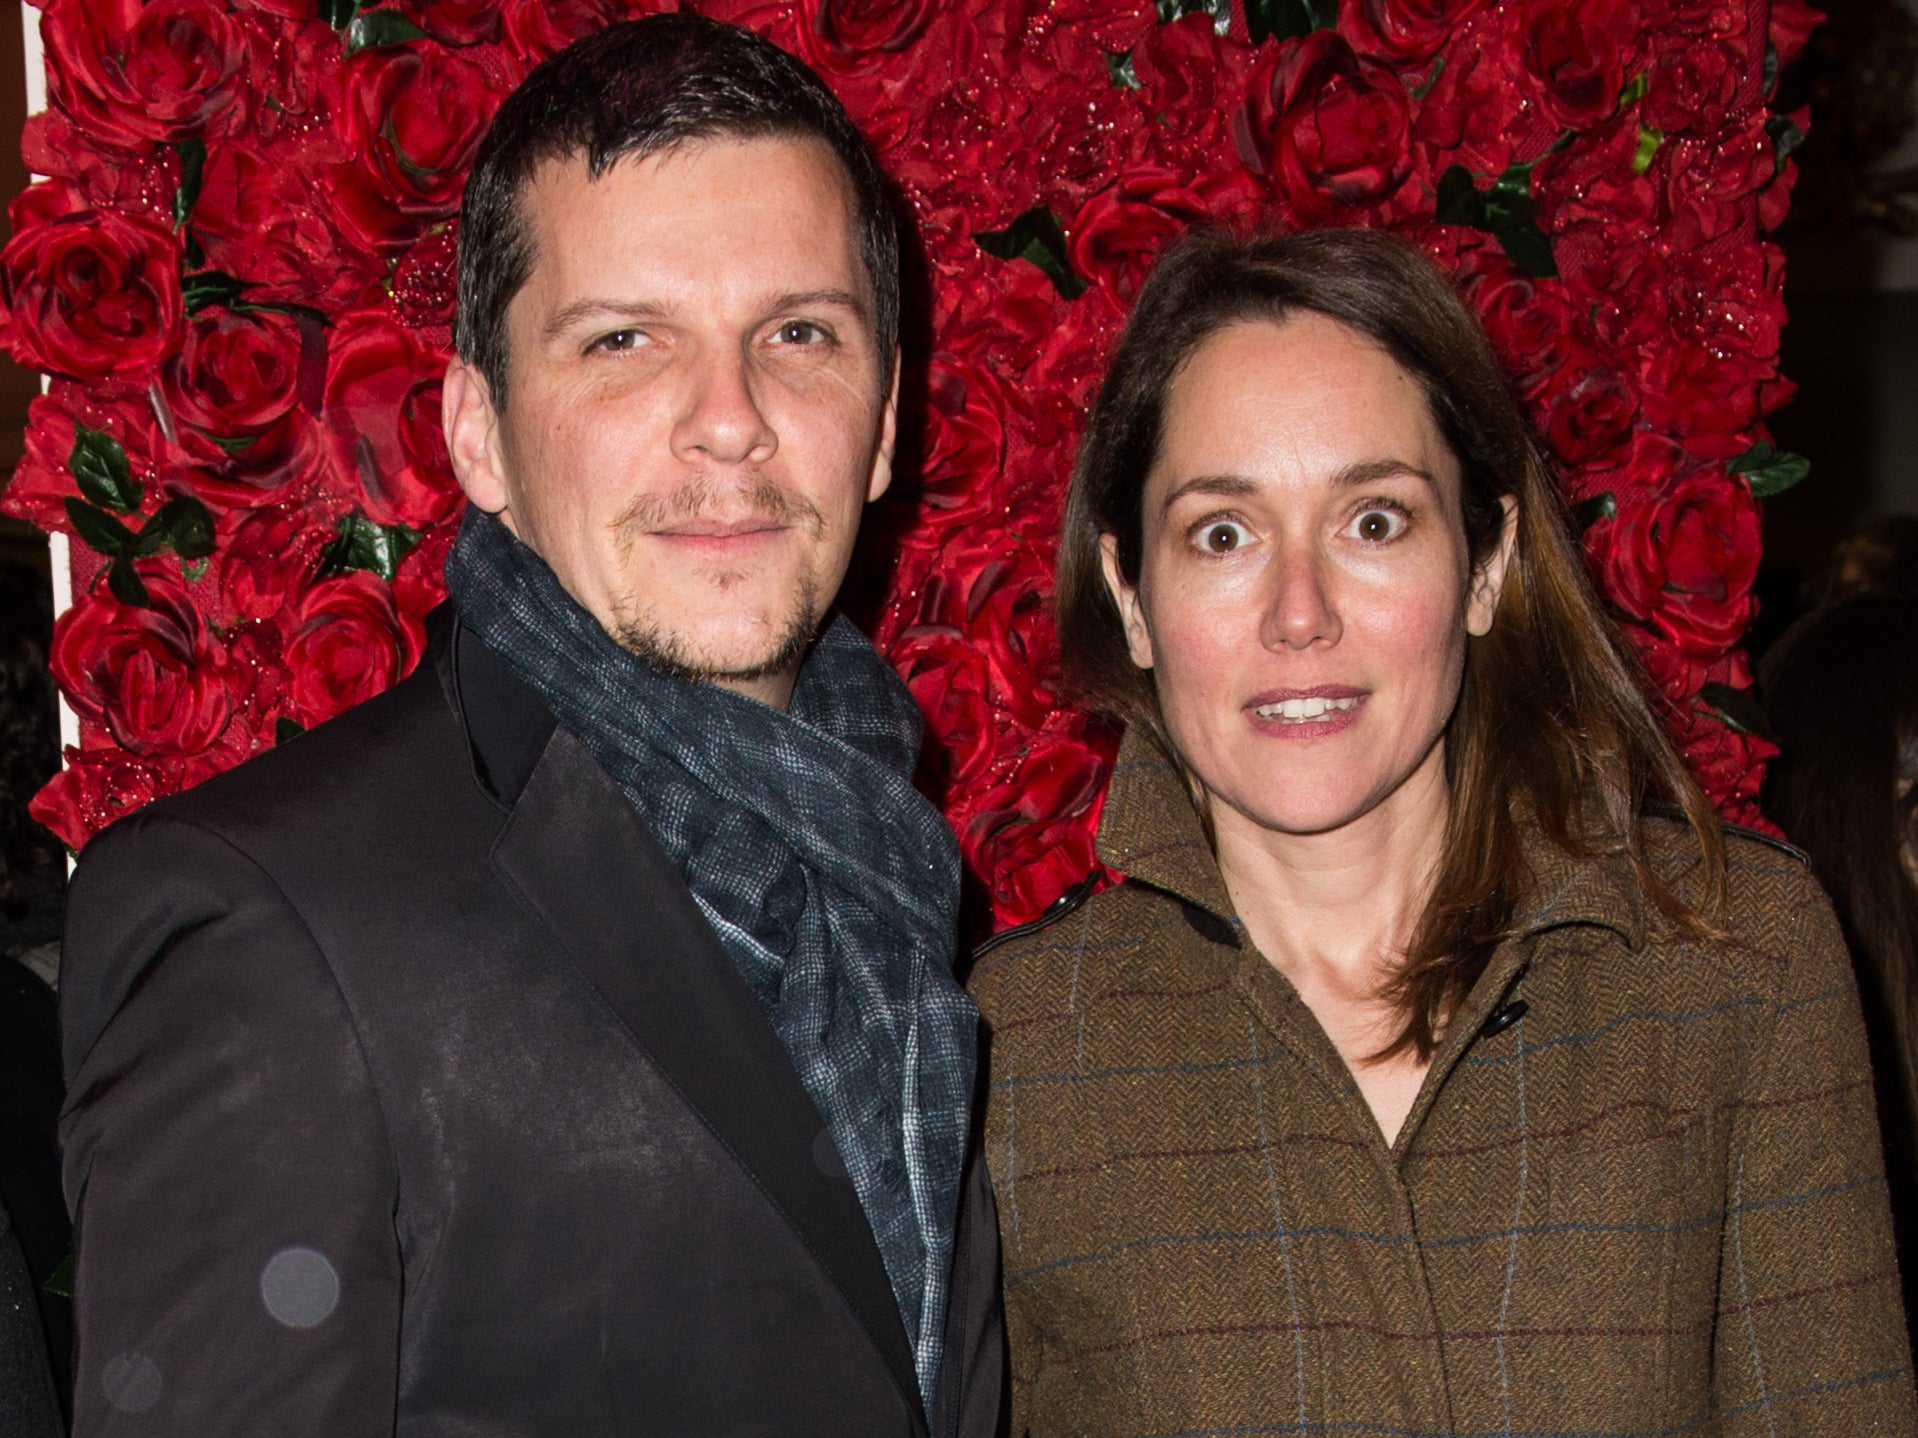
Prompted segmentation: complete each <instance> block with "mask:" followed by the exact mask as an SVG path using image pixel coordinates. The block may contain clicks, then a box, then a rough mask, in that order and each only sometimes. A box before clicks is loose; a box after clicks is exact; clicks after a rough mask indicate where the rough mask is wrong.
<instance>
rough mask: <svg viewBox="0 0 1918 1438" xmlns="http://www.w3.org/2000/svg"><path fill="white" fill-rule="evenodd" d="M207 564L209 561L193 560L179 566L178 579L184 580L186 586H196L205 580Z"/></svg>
mask: <svg viewBox="0 0 1918 1438" xmlns="http://www.w3.org/2000/svg"><path fill="white" fill-rule="evenodd" d="M209 563H211V561H209V560H206V559H195V560H191V561H189V562H188V563H185V564H182V565H181V566H180V577H181V578H182V579H184V580H186V582H187V583H188V584H198V583H199V582H200V581H201V580H202V579H204V578H206V571H207V566H208V564H209Z"/></svg>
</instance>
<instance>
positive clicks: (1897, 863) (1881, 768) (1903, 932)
mask: <svg viewBox="0 0 1918 1438" xmlns="http://www.w3.org/2000/svg"><path fill="white" fill-rule="evenodd" d="M1760 681H1761V685H1762V692H1763V694H1764V696H1765V706H1766V710H1767V712H1768V714H1769V716H1770V718H1771V722H1772V727H1773V728H1774V729H1776V730H1777V732H1778V739H1779V743H1780V745H1781V747H1782V752H1781V753H1780V754H1779V756H1778V757H1777V758H1776V759H1775V760H1773V761H1772V764H1771V771H1770V776H1769V784H1768V788H1767V790H1766V812H1767V813H1769V814H1770V815H1771V817H1772V818H1773V819H1774V820H1776V821H1777V823H1778V825H1779V827H1780V828H1782V829H1783V830H1784V831H1785V833H1786V834H1787V836H1789V837H1790V839H1791V841H1792V842H1793V843H1794V844H1797V845H1799V846H1800V847H1801V848H1803V849H1804V850H1805V851H1806V853H1808V854H1809V855H1810V856H1811V867H1812V872H1813V873H1814V874H1816V875H1817V876H1818V879H1819V882H1820V883H1822V884H1823V885H1824V886H1825V889H1826V891H1827V892H1829V893H1830V895H1831V897H1832V903H1833V905H1834V906H1835V907H1836V908H1837V911H1838V919H1839V922H1840V923H1841V924H1842V925H1843V926H1844V930H1845V937H1846V938H1847V939H1848V940H1849V941H1850V945H1851V956H1852V962H1853V966H1854V968H1855V969H1856V972H1857V975H1858V986H1859V989H1860V991H1861V993H1862V995H1863V998H1864V1010H1865V1030H1866V1032H1867V1033H1868V1034H1869V1036H1870V1039H1871V1051H1872V1066H1873V1068H1874V1070H1875V1071H1876V1073H1877V1078H1878V1082H1877V1095H1878V1116H1879V1122H1880V1124H1881V1125H1882V1127H1883V1130H1884V1141H1885V1171H1886V1176H1887V1178H1888V1180H1889V1182H1890V1186H1891V1199H1892V1214H1893V1217H1894V1218H1895V1219H1896V1221H1897V1227H1898V1236H1899V1252H1900V1256H1901V1262H1900V1265H1899V1266H1900V1269H1901V1271H1902V1273H1903V1275H1904V1283H1905V1301H1906V1311H1907V1316H1909V1315H1910V1314H1911V1313H1912V1312H1913V1311H1918V593H1913V592H1909V591H1908V592H1906V593H1904V594H1890V593H1876V592H1870V591H1867V592H1864V593H1860V594H1858V595H1856V596H1854V597H1851V598H1844V599H1840V600H1839V601H1837V602H1836V603H1834V604H1831V605H1828V606H1826V607H1824V608H1822V609H1819V610H1816V611H1814V612H1813V613H1812V614H1810V615H1808V616H1807V617H1806V618H1805V619H1803V620H1801V621H1800V622H1799V623H1798V624H1797V625H1796V626H1795V627H1794V628H1792V629H1790V630H1788V631H1787V632H1786V633H1785V634H1784V635H1783V636H1781V637H1780V639H1779V641H1778V642H1777V643H1776V644H1775V645H1773V647H1772V649H1771V651H1770V653H1768V654H1767V655H1766V656H1765V659H1764V662H1763V664H1762V665H1761V666H1760Z"/></svg>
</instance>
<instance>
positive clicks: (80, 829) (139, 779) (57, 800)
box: [27, 746, 181, 853]
mask: <svg viewBox="0 0 1918 1438" xmlns="http://www.w3.org/2000/svg"><path fill="white" fill-rule="evenodd" d="M180 778H181V775H180V771H179V770H178V769H177V768H176V767H175V766H173V765H170V764H157V763H155V762H153V761H152V760H150V759H136V758H135V757H134V756H133V755H131V754H128V753H126V752H125V751H124V750H121V749H116V748H113V747H111V746H108V747H105V748H94V749H74V748H71V747H70V748H68V750H67V752H66V767H64V768H63V769H61V771H60V772H59V773H58V774H55V775H54V776H53V778H52V779H50V780H48V781H47V784H46V787H45V788H43V789H42V790H41V791H40V792H39V793H38V794H35V795H34V796H33V802H32V803H30V804H28V805H27V812H28V813H29V814H31V815H33V817H34V818H35V819H38V820H39V821H40V822H41V823H42V824H45V825H46V826H47V827H48V828H49V829H51V830H52V831H53V832H54V833H55V834H56V835H57V836H59V839H60V842H61V843H63V844H65V845H66V846H67V847H68V848H69V849H72V850H73V851H74V852H75V853H78V852H79V851H80V850H81V849H82V848H84V847H85V846H86V842H87V840H88V839H91V838H92V837H93V836H94V835H95V834H97V833H99V832H100V831H101V830H102V829H104V828H106V826H107V825H109V824H111V823H112V822H113V821H114V820H115V819H122V818H125V817H126V816H127V815H128V814H131V813H132V812H133V811H134V810H135V809H139V808H142V807H144V806H145V805H147V804H150V803H152V802H153V801H154V800H155V799H157V798H159V797H160V796H161V795H163V794H171V793H174V792H176V791H177V790H178V789H179V788H180Z"/></svg>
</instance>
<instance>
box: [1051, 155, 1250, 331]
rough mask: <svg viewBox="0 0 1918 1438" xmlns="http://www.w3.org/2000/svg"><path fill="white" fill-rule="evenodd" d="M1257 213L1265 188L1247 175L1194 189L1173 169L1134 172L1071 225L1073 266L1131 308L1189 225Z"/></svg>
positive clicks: (1211, 181)
mask: <svg viewBox="0 0 1918 1438" xmlns="http://www.w3.org/2000/svg"><path fill="white" fill-rule="evenodd" d="M1257 210H1258V190H1257V188H1256V186H1255V184H1254V182H1253V180H1252V178H1251V177H1250V176H1249V175H1246V174H1244V173H1243V172H1240V171H1233V172H1231V173H1228V174H1226V175H1222V176H1217V177H1215V178H1211V179H1203V180H1199V181H1197V182H1196V183H1195V184H1192V185H1188V184H1187V183H1185V181H1184V179H1183V178H1182V177H1181V176H1180V175H1179V174H1178V173H1177V172H1175V171H1173V170H1167V169H1158V168H1154V169H1149V170H1131V171H1128V172H1127V173H1125V174H1123V175H1121V176H1120V177H1119V181H1118V183H1117V184H1115V185H1113V186H1112V187H1111V188H1110V189H1106V190H1101V191H1100V192H1099V193H1098V194H1096V195H1094V196H1093V197H1092V198H1091V199H1089V200H1087V201H1086V202H1085V204H1084V205H1083V206H1081V207H1080V210H1079V213H1078V215H1077V216H1076V217H1075V218H1074V219H1073V221H1072V226H1071V232H1072V250H1071V254H1072V268H1073V270H1074V272H1075V273H1077V274H1080V275H1082V276H1084V277H1085V278H1086V279H1089V280H1091V281H1093V282H1094V283H1096V284H1097V285H1099V286H1100V287H1101V288H1102V289H1104V290H1105V291H1106V292H1107V293H1108V294H1110V295H1111V296H1112V297H1113V299H1115V300H1117V301H1118V302H1119V303H1120V304H1121V305H1123V306H1126V307H1130V306H1131V304H1132V299H1133V296H1135V295H1136V294H1138V292H1139V286H1140V285H1142V284H1144V283H1145V277H1146V274H1147V272H1148V271H1150V270H1151V268H1152V262H1153V261H1154V260H1156V259H1157V258H1158V257H1159V253H1160V251H1162V250H1163V249H1165V247H1166V246H1167V245H1169V244H1170V243H1171V242H1172V241H1174V240H1176V239H1177V238H1178V237H1179V236H1180V235H1182V234H1184V233H1185V231H1186V229H1187V228H1188V227H1189V226H1190V225H1192V224H1194V223H1203V222H1205V221H1207V220H1212V219H1225V218H1235V219H1246V218H1250V217H1251V216H1252V215H1253V214H1256V213H1257Z"/></svg>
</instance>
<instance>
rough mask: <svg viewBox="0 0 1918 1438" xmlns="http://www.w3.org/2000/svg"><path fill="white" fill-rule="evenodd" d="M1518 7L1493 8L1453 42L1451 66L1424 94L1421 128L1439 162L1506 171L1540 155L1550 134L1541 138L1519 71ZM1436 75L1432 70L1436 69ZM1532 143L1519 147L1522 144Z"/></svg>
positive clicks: (1478, 170) (1447, 65) (1442, 70)
mask: <svg viewBox="0 0 1918 1438" xmlns="http://www.w3.org/2000/svg"><path fill="white" fill-rule="evenodd" d="M1517 23H1518V22H1517V16H1516V12H1515V11H1514V10H1512V9H1511V8H1509V7H1501V8H1498V9H1494V10H1490V11H1487V12H1485V14H1484V17H1483V19H1482V20H1481V21H1480V23H1478V24H1476V25H1474V26H1473V27H1472V29H1471V31H1470V38H1469V40H1462V41H1461V42H1460V43H1458V44H1455V45H1453V46H1451V47H1450V48H1449V49H1448V50H1447V51H1446V53H1445V56H1444V61H1445V63H1444V65H1443V66H1442V67H1440V66H1438V65H1437V63H1436V62H1434V68H1435V69H1437V70H1438V74H1437V77H1436V78H1435V79H1433V80H1432V82H1431V88H1430V89H1429V90H1427V91H1426V92H1425V97H1424V98H1423V99H1422V100H1420V101H1419V106H1418V115H1417V118H1416V120H1415V122H1414V132H1415V134H1416V136H1417V138H1418V140H1419V142H1420V143H1421V144H1422V145H1423V146H1424V147H1426V148H1427V149H1428V150H1429V151H1430V152H1432V154H1433V156H1434V158H1433V160H1432V164H1433V166H1434V168H1435V169H1436V168H1439V167H1440V166H1441V163H1443V164H1444V165H1453V164H1457V165H1463V166H1464V167H1465V168H1466V169H1467V170H1470V171H1471V172H1472V173H1473V174H1475V175H1498V174H1502V173H1504V171H1505V169H1506V167H1507V166H1508V165H1510V164H1511V163H1512V162H1513V161H1514V160H1535V159H1537V158H1538V154H1539V151H1540V150H1543V149H1544V148H1545V147H1546V145H1548V144H1550V143H1551V141H1550V139H1542V140H1541V139H1539V138H1538V137H1537V135H1536V133H1535V132H1536V130H1537V128H1538V126H1537V121H1536V117H1535V116H1534V115H1531V114H1528V113H1527V111H1528V110H1533V109H1535V107H1533V106H1532V105H1531V103H1530V101H1529V100H1527V99H1526V97H1525V94H1524V91H1523V89H1522V88H1521V86H1520V85H1519V84H1518V83H1517V82H1516V81H1515V79H1514V75H1515V74H1516V72H1518V71H1519V70H1520V69H1521V68H1522V66H1523V62H1522V61H1521V60H1520V59H1519V53H1518V52H1519V37H1518V33H1517ZM1428 74H1429V72H1428ZM1521 144H1523V145H1526V146H1527V147H1528V148H1527V149H1526V150H1525V151H1524V152H1523V153H1519V152H1518V151H1517V150H1516V149H1515V148H1514V147H1515V146H1518V145H1521Z"/></svg>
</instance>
